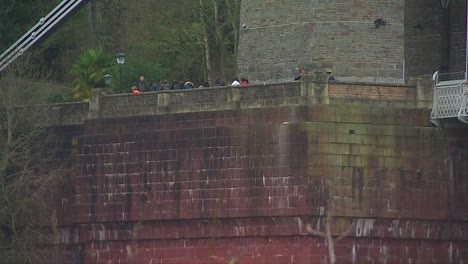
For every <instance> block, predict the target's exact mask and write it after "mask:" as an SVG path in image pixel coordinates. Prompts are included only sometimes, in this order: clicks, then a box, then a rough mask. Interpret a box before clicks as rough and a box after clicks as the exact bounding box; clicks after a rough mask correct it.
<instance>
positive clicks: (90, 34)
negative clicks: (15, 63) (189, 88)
mask: <svg viewBox="0 0 468 264" xmlns="http://www.w3.org/2000/svg"><path fill="white" fill-rule="evenodd" d="M7 1H8V2H9V4H8V5H6V6H7V8H5V9H2V10H1V11H0V14H2V15H3V16H0V25H1V26H0V34H1V36H2V38H0V47H1V48H2V50H5V49H6V48H7V47H8V46H9V45H10V44H12V43H13V42H15V41H16V40H17V39H18V38H19V37H20V36H21V35H22V34H24V33H25V32H26V31H27V30H28V29H29V28H30V27H31V26H32V25H34V24H35V23H37V21H38V19H39V18H40V17H41V16H45V15H46V14H47V13H48V12H49V11H50V10H51V9H52V8H53V7H54V6H55V5H56V4H57V3H59V2H60V1H45V0H40V1H31V0H28V1H22V3H19V2H18V1H9V0H7ZM20 2H21V1H20ZM23 2H24V3H23ZM239 14H240V0H196V1H183V0H161V1H151V0H142V1H137V2H134V1H123V0H90V1H89V2H88V3H87V4H86V5H85V6H84V7H83V8H82V9H81V10H80V11H78V12H77V13H76V14H75V15H74V16H73V17H72V18H71V19H69V20H68V21H67V22H66V23H64V24H63V25H62V26H61V27H60V28H59V29H58V30H56V31H55V32H54V33H53V34H50V35H49V36H48V37H47V38H46V39H45V40H44V41H43V42H42V43H40V44H39V45H37V46H36V47H35V48H34V49H35V50H37V51H39V52H37V54H39V55H38V56H37V57H36V58H35V59H36V60H38V61H40V62H41V63H42V64H43V65H44V66H45V67H47V68H50V69H52V71H51V72H52V73H53V75H52V76H51V78H52V79H53V80H55V81H57V82H61V83H64V84H67V85H70V86H72V87H73V88H74V97H75V98H85V97H86V96H87V93H88V90H89V89H90V88H91V87H95V86H96V85H103V82H102V80H101V81H99V80H98V79H99V78H98V77H99V76H102V77H103V74H102V73H103V71H110V72H106V73H111V74H112V75H113V77H114V78H113V88H114V91H118V90H119V89H118V86H119V84H120V80H119V77H120V74H119V70H120V69H119V68H118V65H116V64H117V63H116V61H115V60H112V59H111V60H110V63H111V64H110V65H106V64H105V63H103V64H100V65H99V66H98V65H97V64H96V63H97V62H98V61H95V62H93V61H92V60H90V59H91V58H92V57H93V56H96V55H98V54H100V55H105V56H106V57H110V58H112V57H113V55H115V54H117V53H120V52H123V53H125V54H126V56H127V59H126V62H125V64H124V65H123V66H122V67H123V68H122V70H123V78H122V83H123V87H124V91H129V89H130V88H129V87H131V86H133V85H137V84H138V80H139V76H141V75H143V76H145V78H146V79H147V80H148V81H149V82H150V83H153V82H155V83H159V82H160V80H161V79H167V80H169V82H171V81H172V80H178V81H179V80H186V79H190V80H191V81H192V82H194V83H196V84H201V83H203V82H206V81H208V82H210V83H211V84H213V83H214V81H215V80H216V79H224V80H230V79H233V78H234V77H235V75H236V74H235V72H236V55H237V41H238V38H237V36H238V30H239ZM93 53H95V54H94V55H93ZM96 59H97V58H96ZM99 62H101V60H99ZM87 64H89V65H88V66H89V68H88V72H87V73H85V72H84V68H83V67H84V66H85V65H87ZM80 68H81V69H80ZM104 74H105V73H104Z"/></svg>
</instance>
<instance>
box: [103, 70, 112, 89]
mask: <svg viewBox="0 0 468 264" xmlns="http://www.w3.org/2000/svg"><path fill="white" fill-rule="evenodd" d="M104 82H105V83H106V86H107V87H109V86H110V85H111V84H112V75H111V74H109V73H107V74H106V75H104Z"/></svg>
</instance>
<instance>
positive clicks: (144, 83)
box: [138, 76, 150, 92]
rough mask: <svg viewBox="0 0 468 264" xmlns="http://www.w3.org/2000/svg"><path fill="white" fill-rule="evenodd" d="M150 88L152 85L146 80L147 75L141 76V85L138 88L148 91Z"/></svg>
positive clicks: (141, 90)
mask: <svg viewBox="0 0 468 264" xmlns="http://www.w3.org/2000/svg"><path fill="white" fill-rule="evenodd" d="M149 89H150V87H149V84H148V82H147V81H146V80H145V76H140V85H139V86H138V90H140V92H147V91H149Z"/></svg>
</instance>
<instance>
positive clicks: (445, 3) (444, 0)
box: [434, 0, 450, 9]
mask: <svg viewBox="0 0 468 264" xmlns="http://www.w3.org/2000/svg"><path fill="white" fill-rule="evenodd" d="M434 1H435V2H436V4H437V8H440V9H447V8H448V7H449V4H450V0H434Z"/></svg>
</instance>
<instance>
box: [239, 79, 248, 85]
mask: <svg viewBox="0 0 468 264" xmlns="http://www.w3.org/2000/svg"><path fill="white" fill-rule="evenodd" d="M248 84H249V80H247V79H246V78H241V86H245V85H248Z"/></svg>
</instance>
